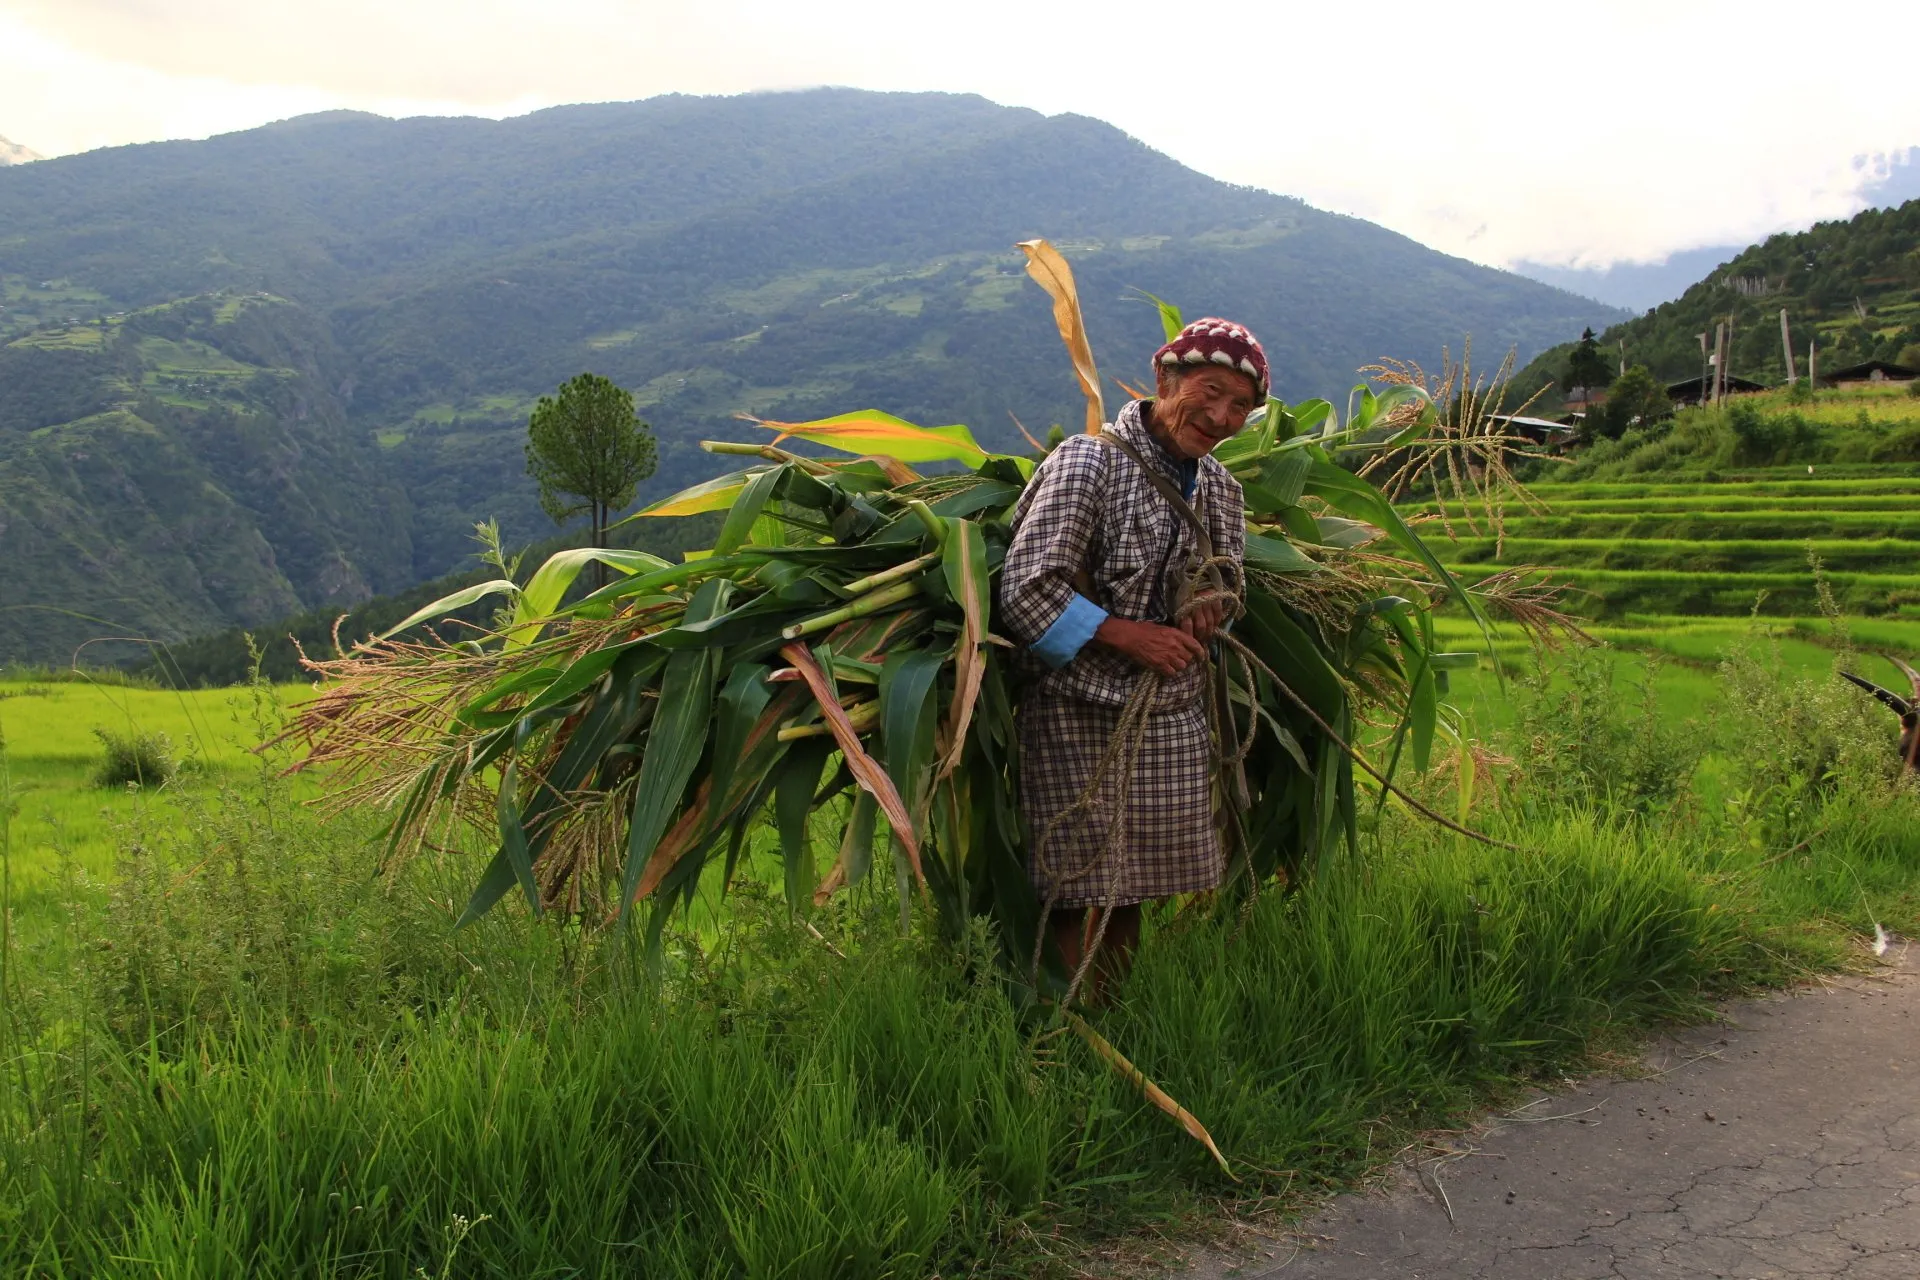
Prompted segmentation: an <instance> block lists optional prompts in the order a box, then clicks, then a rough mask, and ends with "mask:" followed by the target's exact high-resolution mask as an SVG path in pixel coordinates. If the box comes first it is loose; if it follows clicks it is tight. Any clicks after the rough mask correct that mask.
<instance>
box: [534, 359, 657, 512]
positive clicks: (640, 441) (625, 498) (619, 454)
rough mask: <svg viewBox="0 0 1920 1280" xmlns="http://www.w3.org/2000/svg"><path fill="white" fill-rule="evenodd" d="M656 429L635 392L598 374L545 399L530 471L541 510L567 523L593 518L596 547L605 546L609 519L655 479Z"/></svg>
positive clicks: (536, 420) (536, 417)
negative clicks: (638, 406)
mask: <svg viewBox="0 0 1920 1280" xmlns="http://www.w3.org/2000/svg"><path fill="white" fill-rule="evenodd" d="M654 461H655V449H654V443H653V429H652V428H651V427H649V426H648V425H647V424H646V423H644V422H642V421H640V418H639V416H638V415H637V414H635V413H634V411H633V394H632V393H631V392H629V391H627V390H625V389H624V388H621V387H618V386H615V385H614V383H613V382H612V381H610V380H609V379H606V378H603V377H601V376H600V375H599V374H597V373H583V374H581V375H579V376H578V377H576V378H570V379H568V380H567V381H566V382H563V383H561V384H560V390H559V392H558V394H556V395H554V396H551V397H549V396H541V397H540V403H538V404H536V405H535V406H534V407H533V415H532V417H530V418H529V419H528V420H527V474H528V475H530V476H532V477H533V478H534V481H535V483H537V484H538V485H539V486H540V509H541V510H542V511H545V512H546V513H547V514H548V515H549V516H551V517H553V521H554V523H555V524H562V523H565V522H566V521H567V520H569V519H571V518H572V517H574V516H576V515H578V514H580V513H581V512H582V511H586V512H590V513H592V518H593V545H594V546H596V547H598V546H604V545H605V544H606V536H607V515H608V513H609V512H612V511H618V510H619V509H620V508H621V507H624V506H626V505H627V504H628V503H629V502H632V501H633V494H634V490H635V489H636V488H638V487H639V484H640V482H641V481H642V480H645V479H646V478H647V477H648V476H650V475H652V474H653V468H654Z"/></svg>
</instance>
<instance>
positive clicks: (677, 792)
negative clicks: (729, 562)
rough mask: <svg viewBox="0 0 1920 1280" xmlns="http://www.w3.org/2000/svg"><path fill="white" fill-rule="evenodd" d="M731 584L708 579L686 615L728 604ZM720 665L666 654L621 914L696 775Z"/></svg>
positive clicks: (703, 652) (696, 656) (643, 763)
mask: <svg viewBox="0 0 1920 1280" xmlns="http://www.w3.org/2000/svg"><path fill="white" fill-rule="evenodd" d="M730 585H731V584H729V583H727V582H724V581H720V580H715V581H712V582H707V583H703V584H702V585H701V587H700V589H699V590H698V591H696V592H694V596H693V600H692V601H691V602H690V603H689V604H688V605H687V616H688V617H689V618H691V619H693V620H695V621H699V620H702V619H705V618H707V617H710V616H711V615H712V614H713V613H714V612H715V611H717V610H718V609H719V608H720V607H721V606H722V605H723V604H724V602H725V600H726V592H727V589H728V587H729V586H730ZM718 666H719V654H718V652H717V651H715V650H712V649H683V650H681V651H679V652H678V653H675V654H674V655H673V656H672V657H670V658H668V659H667V666H666V670H665V671H664V672H663V673H662V674H661V677H660V707H659V710H657V711H656V712H655V713H654V717H653V727H652V729H650V730H649V731H648V735H647V751H646V754H645V755H644V756H642V757H641V760H640V777H639V780H638V782H637V784H636V785H635V787H634V792H633V813H632V816H631V817H630V818H629V819H628V825H627V865H626V869H625V871H624V872H623V873H622V875H621V878H620V888H621V893H620V914H621V918H622V919H624V918H625V917H626V914H627V911H628V910H629V909H630V908H631V906H632V905H633V893H634V890H635V889H636V888H638V887H639V884H640V875H641V872H643V871H644V870H646V866H647V860H648V859H649V858H650V857H651V856H652V855H653V850H654V846H656V845H658V844H659V843H660V837H661V836H662V835H664V834H665V833H666V830H667V823H668V822H669V821H670V820H671V819H672V817H673V814H674V811H675V810H676V809H678V808H679V807H680V798H681V796H682V795H683V794H684V793H685V792H686V789H687V779H688V778H690V777H692V776H693V770H694V766H695V765H697V764H698V763H699V762H700V754H701V752H702V750H703V749H704V748H705V747H706V745H707V726H708V723H709V721H710V720H711V718H712V714H713V685H714V673H715V670H716V668H717V667H718Z"/></svg>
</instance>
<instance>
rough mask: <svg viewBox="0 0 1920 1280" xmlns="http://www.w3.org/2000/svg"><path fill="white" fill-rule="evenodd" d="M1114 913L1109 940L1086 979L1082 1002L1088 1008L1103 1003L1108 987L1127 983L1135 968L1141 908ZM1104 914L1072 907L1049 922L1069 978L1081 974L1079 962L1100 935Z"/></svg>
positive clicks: (1102, 942) (1103, 942)
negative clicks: (1125, 981)
mask: <svg viewBox="0 0 1920 1280" xmlns="http://www.w3.org/2000/svg"><path fill="white" fill-rule="evenodd" d="M1112 911H1113V919H1112V921H1111V922H1109V923H1108V925H1107V933H1106V936H1105V937H1104V938H1102V939H1101V940H1100V954H1099V956H1098V957H1097V958H1096V959H1095V960H1094V964H1093V969H1092V971H1091V972H1090V973H1089V974H1088V975H1087V981H1086V984H1085V990H1084V993H1083V998H1084V999H1085V1001H1086V1002H1087V1003H1088V1004H1096V1005H1097V1004H1101V1003H1104V1002H1105V1000H1106V996H1107V989H1108V987H1109V986H1111V985H1113V984H1115V983H1119V982H1122V981H1124V980H1125V979H1126V976H1127V973H1128V971H1129V970H1131V969H1132V968H1133V953H1134V951H1135V950H1136V949H1137V948H1138V947H1139V945H1140V904H1139V903H1137V902H1130V903H1127V904H1126V905H1125V906H1120V907H1114V908H1112ZM1101 912H1102V908H1100V907H1070V908H1067V909H1064V910H1058V911H1055V912H1054V913H1053V915H1052V917H1051V918H1050V919H1049V920H1048V922H1047V926H1048V928H1049V930H1050V931H1051V932H1052V934H1053V944H1054V945H1055V946H1056V947H1059V948H1060V956H1061V959H1063V960H1065V961H1066V965H1067V972H1068V973H1069V974H1073V973H1076V972H1078V971H1079V969H1080V958H1081V957H1082V956H1084V955H1086V953H1087V948H1088V947H1090V946H1092V945H1093V940H1094V937H1095V935H1097V934H1098V933H1099V932H1100V916H1101Z"/></svg>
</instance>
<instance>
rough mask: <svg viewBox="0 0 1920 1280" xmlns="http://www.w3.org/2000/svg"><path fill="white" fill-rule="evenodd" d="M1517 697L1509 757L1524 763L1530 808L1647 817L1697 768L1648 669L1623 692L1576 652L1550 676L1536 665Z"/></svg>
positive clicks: (1601, 665)
mask: <svg viewBox="0 0 1920 1280" xmlns="http://www.w3.org/2000/svg"><path fill="white" fill-rule="evenodd" d="M1518 693H1519V696H1518V698H1517V703H1518V705H1517V707H1516V711H1517V713H1518V714H1517V720H1516V728H1517V732H1518V735H1519V739H1520V740H1519V742H1518V743H1517V744H1516V750H1515V752H1514V754H1515V757H1516V758H1517V759H1520V760H1524V761H1525V762H1526V764H1525V766H1524V769H1523V773H1524V778H1523V779H1522V782H1523V783H1524V794H1525V798H1526V799H1527V800H1529V801H1530V802H1540V803H1546V804H1567V803H1571V804H1574V805H1578V806H1586V807H1591V806H1608V805H1610V806H1613V807H1617V808H1620V809H1624V810H1627V811H1629V812H1632V813H1641V814H1645V813H1651V812H1653V811H1655V810H1658V809H1661V808H1664V807H1665V806H1666V805H1668V804H1670V803H1671V802H1672V801H1673V800H1674V798H1675V797H1677V796H1678V795H1679V794H1680V792H1681V791H1682V790H1683V789H1684V788H1685V787H1686V785H1687V782H1688V780H1689V779H1690V778H1691V777H1692V776H1693V771H1694V768H1695V766H1696V765H1697V764H1698V763H1699V760H1700V749H1699V747H1698V746H1697V745H1696V738H1697V735H1694V734H1692V733H1690V732H1689V730H1688V728H1687V727H1686V726H1683V725H1676V724H1671V723H1669V722H1668V720H1667V717H1666V716H1665V715H1664V714H1663V713H1662V711H1661V709H1660V705H1659V700H1658V696H1657V694H1656V692H1655V690H1654V685H1653V668H1652V667H1651V666H1649V667H1648V668H1647V669H1646V671H1645V672H1644V673H1643V674H1642V676H1641V679H1640V681H1639V683H1638V685H1637V687H1636V688H1634V689H1633V690H1632V692H1631V693H1624V692H1623V691H1621V690H1619V689H1617V688H1616V686H1615V666H1614V664H1613V663H1612V662H1610V661H1608V660H1607V658H1606V657H1605V656H1604V655H1603V654H1601V653H1600V652H1599V651H1598V650H1595V649H1582V650H1576V651H1575V652H1574V653H1572V654H1571V655H1569V656H1568V658H1567V659H1566V661H1565V662H1563V663H1561V664H1560V666H1559V667H1558V668H1557V669H1555V668H1550V667H1549V666H1547V665H1546V663H1545V662H1544V661H1542V662H1540V663H1539V664H1538V665H1537V666H1536V667H1535V669H1534V671H1533V673H1532V674H1531V675H1530V676H1529V677H1528V678H1527V679H1526V680H1525V681H1524V682H1523V684H1522V685H1521V687H1520V689H1519V691H1518Z"/></svg>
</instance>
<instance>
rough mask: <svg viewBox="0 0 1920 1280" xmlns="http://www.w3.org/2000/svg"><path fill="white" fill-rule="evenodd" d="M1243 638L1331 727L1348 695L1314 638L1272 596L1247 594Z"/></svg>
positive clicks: (1342, 709) (1240, 631) (1237, 629)
mask: <svg viewBox="0 0 1920 1280" xmlns="http://www.w3.org/2000/svg"><path fill="white" fill-rule="evenodd" d="M1235 634H1236V635H1241V634H1243V629H1242V628H1239V627H1236V629H1235ZM1244 635H1245V637H1246V639H1247V643H1248V644H1249V645H1251V646H1252V647H1253V649H1254V651H1255V652H1257V653H1259V655H1260V659H1261V661H1263V662H1265V663H1266V664H1267V665H1268V666H1269V667H1271V668H1272V669H1273V671H1274V674H1275V675H1277V676H1279V677H1280V678H1281V679H1283V680H1285V681H1286V682H1287V684H1288V687H1289V688H1291V689H1292V690H1293V691H1294V692H1295V693H1297V694H1299V695H1300V697H1301V698H1302V699H1303V700H1304V701H1305V702H1306V704H1307V705H1308V706H1310V707H1312V708H1313V710H1314V712H1315V714H1317V715H1318V716H1319V717H1320V718H1321V719H1322V720H1325V721H1326V722H1327V723H1328V724H1332V723H1333V722H1334V719H1335V717H1337V716H1339V715H1340V714H1341V713H1342V712H1343V711H1344V709H1345V707H1346V705H1347V695H1346V692H1345V691H1344V690H1343V689H1342V688H1341V687H1340V678H1339V677H1338V676H1337V675H1335V674H1334V671H1333V668H1332V667H1330V666H1328V665H1327V660H1326V658H1325V657H1323V656H1322V655H1321V653H1320V649H1319V647H1318V646H1317V645H1315V644H1314V642H1313V638H1312V637H1311V636H1309V635H1308V634H1307V633H1306V631H1305V630H1303V629H1302V628H1301V627H1300V625H1299V624H1298V623H1296V622H1295V621H1294V620H1293V619H1292V618H1290V617H1288V616H1287V613H1286V610H1284V609H1282V608H1281V607H1280V604H1279V602H1278V601H1276V600H1275V599H1273V597H1271V596H1269V595H1266V594H1265V593H1262V592H1257V591H1256V592H1249V593H1248V595H1247V616H1246V619H1245V626H1244ZM1284 705H1287V706H1291V704H1290V703H1288V704H1284Z"/></svg>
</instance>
